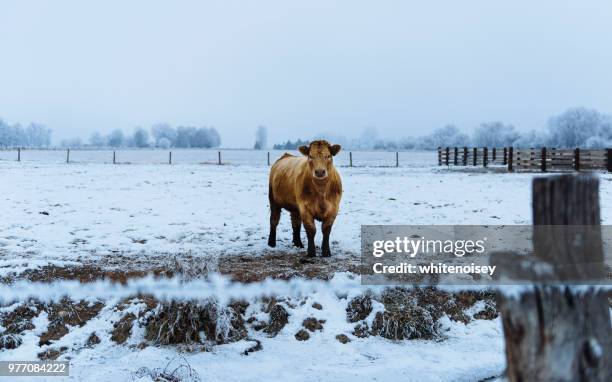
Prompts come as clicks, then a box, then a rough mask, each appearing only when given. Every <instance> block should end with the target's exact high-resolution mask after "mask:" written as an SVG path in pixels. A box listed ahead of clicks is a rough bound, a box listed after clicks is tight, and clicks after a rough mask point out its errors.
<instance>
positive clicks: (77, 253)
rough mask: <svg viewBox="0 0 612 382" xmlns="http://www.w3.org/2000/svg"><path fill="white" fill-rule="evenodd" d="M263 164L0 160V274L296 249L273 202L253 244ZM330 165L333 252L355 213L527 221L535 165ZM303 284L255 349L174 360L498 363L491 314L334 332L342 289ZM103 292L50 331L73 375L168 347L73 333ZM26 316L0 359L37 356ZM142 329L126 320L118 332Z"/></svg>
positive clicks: (375, 365)
mask: <svg viewBox="0 0 612 382" xmlns="http://www.w3.org/2000/svg"><path fill="white" fill-rule="evenodd" d="M268 171H269V168H268V167H267V166H265V165H263V166H261V165H253V166H248V165H238V166H234V165H224V166H215V165H189V164H179V165H173V166H169V165H161V164H159V165H151V164H147V165H145V164H132V165H115V166H113V165H109V164H91V163H89V164H69V165H66V164H60V163H57V164H49V163H39V162H22V163H17V162H13V161H0V211H1V214H2V215H1V216H2V219H1V220H0V277H3V276H9V275H15V274H18V273H20V272H22V271H24V270H26V269H32V268H37V267H41V266H43V265H46V264H56V265H70V264H80V263H87V262H100V263H103V261H104V260H105V259H109V258H112V257H113V256H114V255H116V254H122V255H125V256H128V257H130V258H139V259H147V258H149V257H151V258H154V257H160V256H161V257H163V256H167V255H175V254H177V253H179V254H180V253H183V254H190V255H192V256H194V257H196V258H197V257H199V256H201V257H202V258H205V257H210V256H213V257H219V256H235V255H253V256H258V255H264V254H269V253H276V252H280V253H283V252H286V253H290V254H296V253H300V252H299V251H297V250H296V249H293V248H292V247H291V233H290V221H289V216H288V214H286V213H284V214H283V216H282V218H281V224H280V226H279V229H280V232H279V235H278V237H279V244H278V245H277V248H276V249H274V250H271V249H269V248H267V246H266V241H267V234H268V216H269V213H268V205H267V188H268V187H267V174H268ZM340 173H341V175H342V180H343V184H344V190H345V192H344V195H343V200H342V204H341V209H340V214H339V216H338V219H337V220H336V224H335V225H334V229H333V231H332V252H333V253H334V254H335V256H338V257H347V256H353V255H355V254H357V253H358V251H359V246H360V236H359V235H360V226H361V225H362V224H529V223H530V221H531V209H530V181H531V179H532V178H533V176H534V174H507V173H493V172H463V171H457V170H454V171H449V170H447V169H444V168H437V167H435V166H427V165H415V166H410V165H408V166H404V167H400V168H393V167H391V168H383V167H377V168H369V167H363V168H347V167H343V168H340ZM599 176H600V178H601V187H600V192H601V208H602V219H603V223H607V222H611V221H612V186H611V185H612V183H610V181H611V180H612V177H611V176H610V175H608V174H600V175H599ZM319 241H320V235H318V236H317V242H319ZM309 298H310V300H309V301H317V302H319V303H321V304H322V305H323V306H324V309H323V310H321V311H318V310H317V311H314V310H313V308H312V307H311V303H307V304H305V305H303V306H298V307H296V308H295V309H294V310H293V311H291V312H290V313H291V315H292V317H293V318H295V319H293V318H292V320H291V321H290V323H289V325H288V326H287V327H285V328H284V329H283V331H282V332H281V334H280V335H279V336H278V337H276V338H273V339H270V338H262V342H263V345H264V350H263V351H259V352H256V353H253V354H251V355H249V356H243V355H241V352H242V351H243V350H244V349H246V348H247V347H249V346H251V345H252V343H250V342H248V341H240V342H238V343H234V344H230V345H222V346H218V347H216V348H215V349H214V351H212V352H206V353H194V354H186V355H185V357H186V360H187V361H188V363H189V364H190V365H191V366H192V367H193V368H194V369H195V370H196V371H197V372H198V373H199V375H200V376H201V378H202V380H204V381H208V380H211V381H216V380H223V381H234V380H235V381H239V380H251V381H261V380H280V379H283V380H296V381H297V380H322V381H323V380H324V381H344V380H351V381H355V380H379V381H387V380H389V381H392V380H397V379H402V380H409V381H429V380H431V381H447V380H453V381H478V380H481V379H483V378H488V377H492V376H497V375H499V374H500V373H501V372H502V371H503V368H504V357H503V341H502V329H501V325H500V322H499V319H497V320H493V321H482V320H479V321H473V322H472V323H470V324H468V325H464V324H462V323H457V322H451V321H448V322H447V323H446V329H447V333H446V335H447V339H446V340H444V341H442V342H433V341H401V342H392V341H389V340H385V339H382V338H376V337H370V338H367V339H357V338H354V339H353V340H352V342H350V343H348V344H346V345H343V344H340V343H339V342H338V341H336V339H335V336H336V335H337V334H340V333H349V332H350V330H351V328H352V326H351V324H348V323H346V324H345V325H344V324H342V323H343V322H346V319H345V318H344V317H345V312H344V308H345V306H346V297H338V296H337V295H335V294H333V295H332V294H326V293H324V292H320V294H318V295H317V294H314V295H312V296H310V297H309ZM111 306H112V304H107V308H104V309H103V311H102V313H101V314H100V315H99V316H98V317H96V318H95V319H93V320H91V321H89V322H88V323H87V324H86V325H85V327H82V328H74V329H72V330H71V332H70V334H68V335H67V336H65V337H64V338H62V339H61V340H60V342H61V343H59V344H55V345H62V344H65V345H66V346H68V347H69V348H70V349H71V351H70V352H69V353H68V354H67V355H64V356H62V357H69V358H71V359H70V361H71V368H72V369H71V379H72V380H108V381H123V380H132V379H136V380H138V378H136V376H135V374H134V372H136V370H137V369H138V368H140V367H149V368H155V367H160V366H164V365H165V363H167V362H169V361H171V360H172V359H174V358H175V357H176V356H177V352H176V350H175V349H174V348H164V347H161V348H160V347H154V346H149V347H147V348H146V349H144V350H138V349H135V348H130V347H129V346H118V345H115V344H114V343H113V342H111V341H110V339H109V338H108V335H107V336H106V337H102V336H101V339H102V343H101V344H100V345H98V346H97V347H95V348H87V347H83V346H82V344H83V343H84V341H85V340H86V339H87V336H88V335H89V334H90V333H91V332H92V330H95V331H97V332H102V333H107V332H109V331H110V330H111V329H112V322H111V321H112V320H117V319H118V318H119V316H117V315H118V313H117V312H115V311H113V310H112V308H111ZM134 309H137V307H135V308H134ZM312 315H316V316H317V318H321V319H326V320H327V321H328V322H330V323H334V324H331V325H329V326H326V327H325V329H324V330H323V331H322V332H318V333H315V334H314V335H313V336H312V338H311V340H309V341H305V342H298V341H296V340H295V339H294V338H293V335H294V333H295V332H296V330H297V327H298V326H299V325H300V323H301V321H302V320H303V318H306V317H309V316H312ZM34 324H35V326H36V329H35V330H33V331H31V332H29V333H28V335H27V336H26V338H25V339H24V344H23V345H22V346H21V347H19V348H18V349H16V350H13V351H6V350H0V360H25V359H32V360H33V359H36V354H37V352H39V351H40V348H38V346H37V337H36V335H37V333H38V334H40V333H41V332H42V331H44V330H45V327H46V325H48V320H46V317H45V316H44V315H40V316H39V317H37V318H35V320H34ZM254 335H255V334H254ZM141 338H142V333H138V332H137V331H136V333H133V335H132V338H130V340H129V341H130V342H129V343H131V344H137V343H139V342H140V341H141ZM256 338H257V337H256ZM62 357H60V359H67V358H62ZM175 361H176V360H175ZM24 380H25V379H24ZM33 380H36V381H40V380H42V379H40V378H39V379H33ZM53 380H61V378H54V379H53ZM142 380H143V381H144V380H146V379H142Z"/></svg>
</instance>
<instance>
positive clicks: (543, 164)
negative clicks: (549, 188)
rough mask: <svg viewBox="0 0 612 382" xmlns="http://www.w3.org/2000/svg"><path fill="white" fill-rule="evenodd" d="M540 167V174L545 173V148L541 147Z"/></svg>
mask: <svg viewBox="0 0 612 382" xmlns="http://www.w3.org/2000/svg"><path fill="white" fill-rule="evenodd" d="M540 165H541V168H542V172H546V147H542V163H541V164H540Z"/></svg>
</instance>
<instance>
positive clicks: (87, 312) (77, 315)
mask: <svg viewBox="0 0 612 382" xmlns="http://www.w3.org/2000/svg"><path fill="white" fill-rule="evenodd" d="M103 307H104V304H103V303H102V302H96V303H89V302H86V301H80V302H78V303H75V302H73V301H72V300H70V299H67V298H64V299H62V300H61V301H60V302H58V303H53V304H48V305H46V306H45V310H46V311H47V314H48V316H49V321H50V323H49V326H48V328H47V331H46V332H44V333H43V334H41V335H40V341H39V345H40V346H43V345H49V344H51V342H52V341H57V340H59V339H60V338H62V337H63V336H65V335H66V334H68V325H69V326H83V325H85V323H87V321H89V320H91V319H92V318H94V317H95V316H97V315H98V313H99V312H100V310H102V308H103Z"/></svg>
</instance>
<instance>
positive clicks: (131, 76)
mask: <svg viewBox="0 0 612 382" xmlns="http://www.w3.org/2000/svg"><path fill="white" fill-rule="evenodd" d="M502 3H505V4H502ZM611 16H612V2H609V1H586V0H576V1H560V0H557V1H517V0H514V1H505V2H501V1H491V0H483V1H469V0H464V1H450V0H449V1H384V0H383V1H355V0H351V1H330V0H321V1H319V0H308V1H306V0H304V1H286V0H279V1H267V0H257V1H249V0H242V1H230V0H219V1H214V2H213V1H193V2H191V1H159V2H154V1H150V0H148V1H133V0H130V1H115V0H105V1H98V2H96V4H94V2H92V1H79V0H77V1H61V0H48V1H28V0H15V1H5V0H0V25H1V32H0V118H3V119H4V120H6V121H7V122H10V123H15V122H21V123H28V122H30V121H37V122H42V123H44V124H46V125H47V126H49V127H51V128H52V129H53V130H54V132H55V135H54V139H55V141H58V140H59V139H62V138H67V137H72V136H81V137H82V138H85V139H86V138H87V137H89V135H90V134H91V132H92V131H94V130H100V131H103V132H108V131H110V130H112V129H114V128H121V129H124V130H126V131H131V130H132V129H133V128H134V127H135V126H145V127H148V126H150V125H151V124H154V123H157V122H168V123H170V124H173V125H196V126H203V125H206V126H214V127H216V128H217V129H218V130H219V132H220V133H221V137H222V140H223V146H225V147H238V146H252V144H253V141H254V132H255V128H256V127H257V125H260V124H263V125H266V126H267V127H268V129H269V135H270V139H269V140H270V141H271V142H277V141H280V140H286V139H288V138H292V139H293V138H297V137H303V138H309V137H311V136H313V135H315V134H318V133H323V132H330V133H333V134H342V135H346V136H349V137H351V136H357V135H359V134H360V132H361V130H363V128H364V127H366V126H374V127H376V128H377V129H378V132H379V134H380V135H381V136H382V137H388V138H391V137H404V136H410V135H421V134H426V133H428V132H430V131H431V130H433V129H434V128H437V127H440V126H443V125H444V124H447V123H455V124H456V125H458V126H459V127H460V128H462V129H464V130H466V131H471V130H472V129H473V127H474V126H475V125H477V124H478V123H479V122H482V121H488V120H502V121H504V122H507V123H512V124H514V125H515V126H516V127H517V128H519V129H520V130H528V129H531V128H539V127H542V126H543V125H544V123H545V122H546V120H547V119H548V117H550V116H551V115H553V114H557V113H560V112H562V111H563V110H564V109H566V108H568V107H571V106H587V107H593V108H596V109H599V110H600V111H603V112H612V49H611V43H612V22H610V17H611Z"/></svg>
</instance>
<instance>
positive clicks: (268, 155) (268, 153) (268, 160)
mask: <svg viewBox="0 0 612 382" xmlns="http://www.w3.org/2000/svg"><path fill="white" fill-rule="evenodd" d="M269 165H270V152H269V151H268V166H269Z"/></svg>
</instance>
